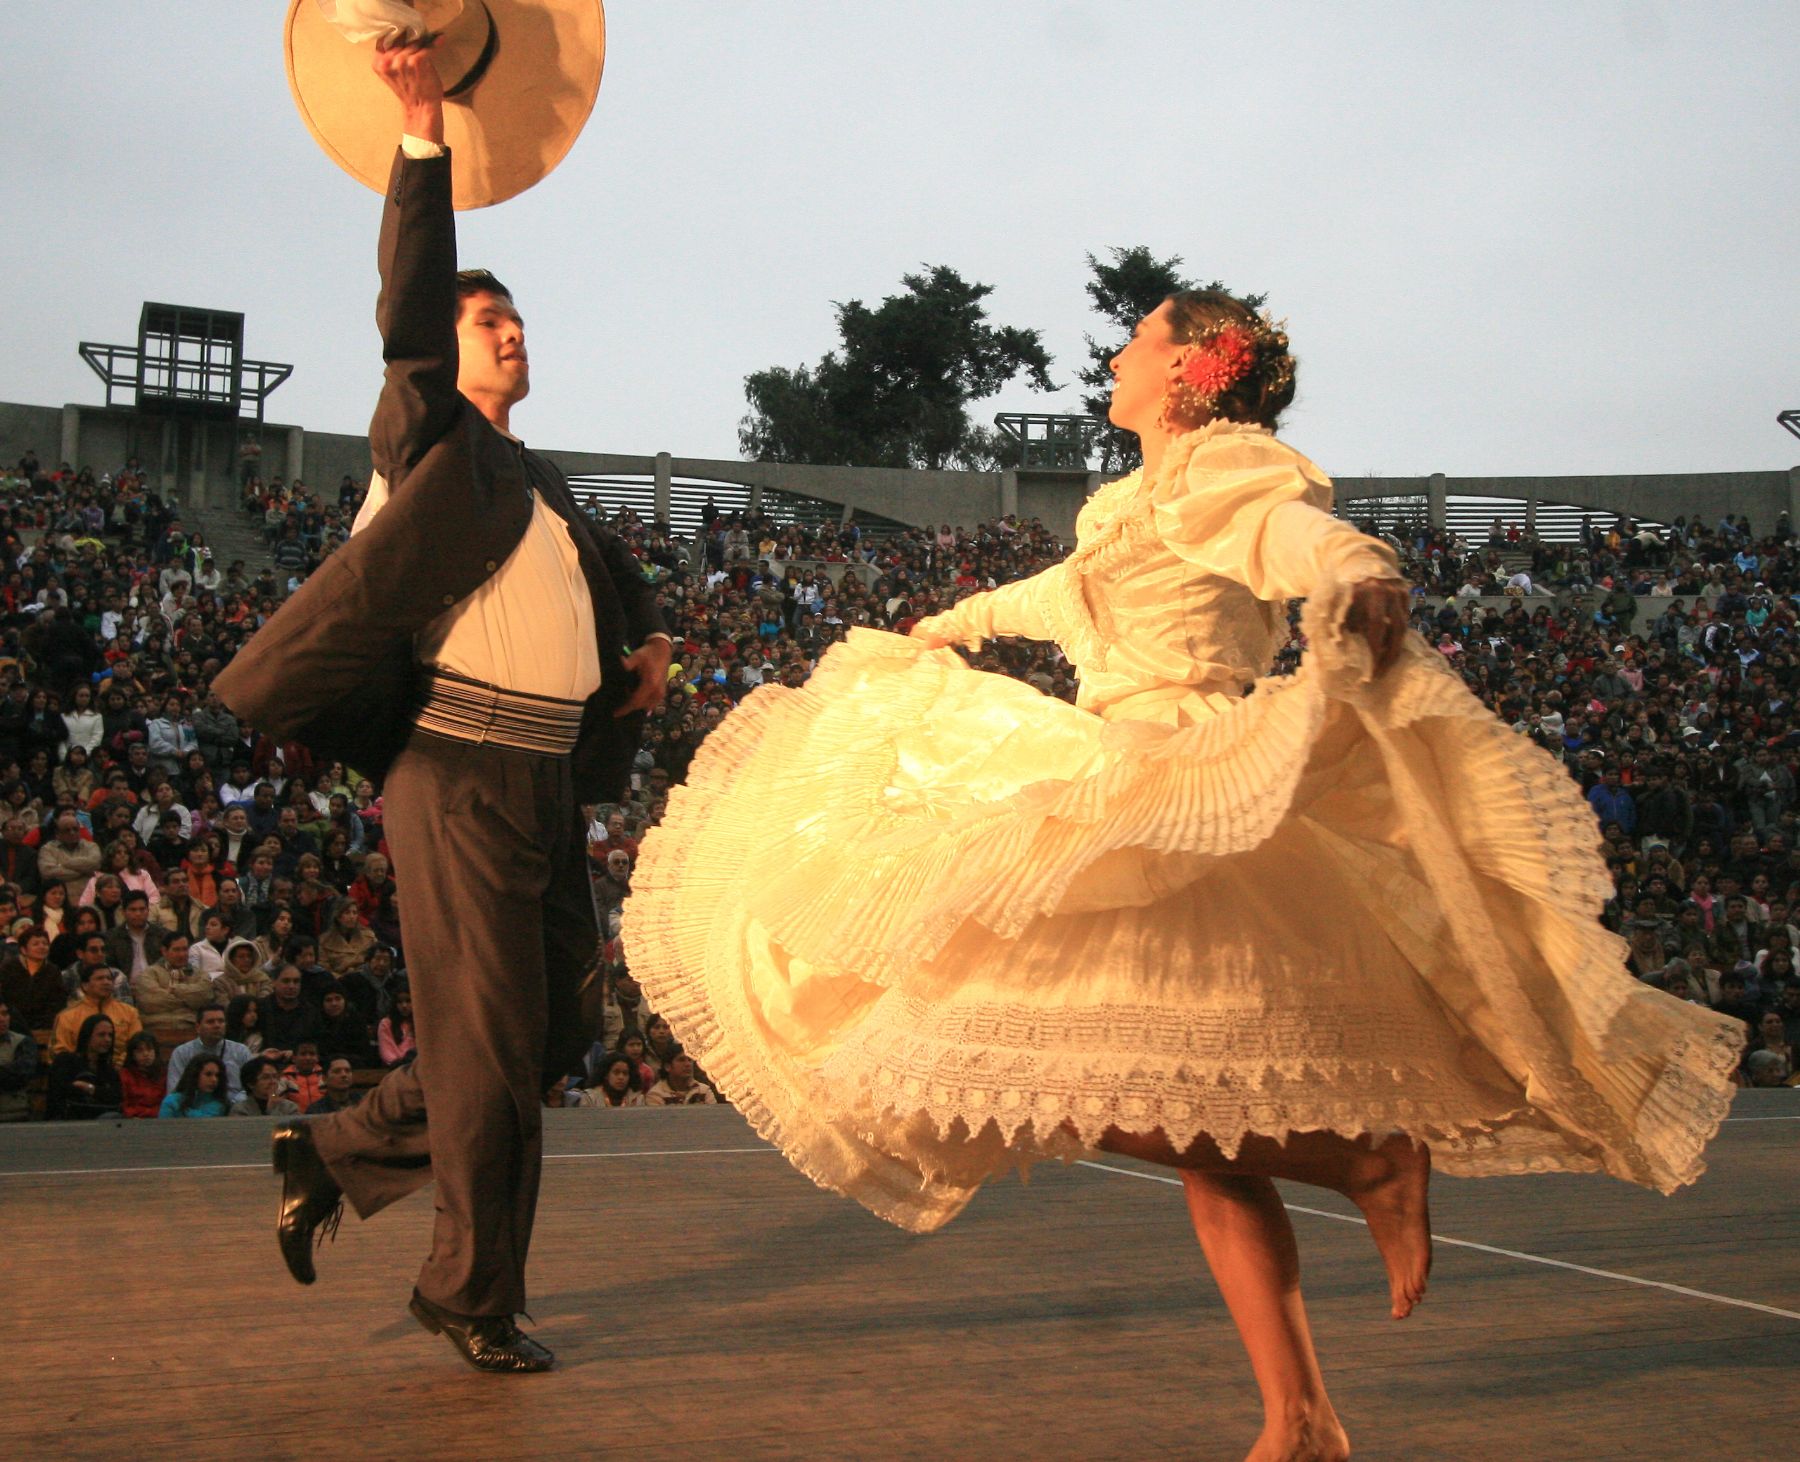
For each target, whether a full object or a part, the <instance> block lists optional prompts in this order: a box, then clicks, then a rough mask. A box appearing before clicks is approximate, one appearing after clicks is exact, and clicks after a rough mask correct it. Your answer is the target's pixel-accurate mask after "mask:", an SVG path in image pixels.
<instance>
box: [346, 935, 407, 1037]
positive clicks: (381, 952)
mask: <svg viewBox="0 0 1800 1462" xmlns="http://www.w3.org/2000/svg"><path fill="white" fill-rule="evenodd" d="M342 984H343V987H344V994H345V995H347V996H348V997H349V999H350V1004H351V1005H352V1006H353V1007H355V1009H356V1011H357V1014H358V1015H359V1016H360V1017H361V1019H362V1021H363V1023H364V1024H365V1025H367V1026H368V1027H369V1029H370V1030H373V1029H374V1028H375V1026H376V1024H377V1023H378V1022H379V1021H380V1020H381V1018H382V1017H383V1016H384V1015H386V1014H387V1013H388V1011H389V1010H390V1009H391V1008H392V1005H393V1000H394V996H395V994H396V993H397V992H399V991H402V990H405V989H407V988H408V982H407V978H406V972H405V971H404V970H402V969H400V968H399V967H398V965H397V964H396V962H395V959H394V951H393V950H391V949H390V948H388V946H387V945H385V944H375V945H371V946H370V948H369V958H368V962H367V963H366V964H364V965H363V967H362V968H361V969H360V970H352V971H351V972H350V973H349V974H347V975H345V976H344V978H343V981H342Z"/></svg>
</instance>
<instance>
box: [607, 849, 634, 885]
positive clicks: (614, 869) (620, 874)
mask: <svg viewBox="0 0 1800 1462" xmlns="http://www.w3.org/2000/svg"><path fill="white" fill-rule="evenodd" d="M606 871H607V872H608V873H610V874H611V875H612V876H613V877H614V878H616V879H617V880H618V881H619V882H621V883H623V882H624V881H625V880H626V879H627V878H629V877H630V876H631V859H630V858H628V857H626V856H625V854H623V853H609V854H607V857H606Z"/></svg>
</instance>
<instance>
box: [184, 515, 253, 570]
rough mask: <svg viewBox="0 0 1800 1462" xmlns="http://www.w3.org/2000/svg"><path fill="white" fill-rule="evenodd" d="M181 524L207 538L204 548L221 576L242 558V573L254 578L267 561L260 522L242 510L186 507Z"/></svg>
mask: <svg viewBox="0 0 1800 1462" xmlns="http://www.w3.org/2000/svg"><path fill="white" fill-rule="evenodd" d="M182 521H183V522H184V523H186V524H187V525H188V526H189V527H190V528H197V529H199V531H200V532H201V533H203V534H205V535H206V542H207V546H208V547H210V548H211V549H212V551H213V561H214V562H215V563H216V564H217V565H218V567H219V570H220V572H221V573H223V572H224V571H225V570H226V569H228V568H230V567H231V565H232V563H233V562H234V561H235V560H237V559H242V560H243V561H244V568H245V571H246V572H247V573H249V575H250V576H251V577H252V578H254V577H255V576H256V574H257V573H258V571H260V570H261V569H264V568H266V567H267V566H268V564H269V562H270V556H269V545H268V543H267V542H265V541H264V539H263V536H262V524H261V522H260V521H258V520H257V519H255V518H252V517H250V515H249V514H247V513H245V512H244V511H243V510H242V509H241V508H188V509H187V510H186V511H185V512H184V513H183V514H182Z"/></svg>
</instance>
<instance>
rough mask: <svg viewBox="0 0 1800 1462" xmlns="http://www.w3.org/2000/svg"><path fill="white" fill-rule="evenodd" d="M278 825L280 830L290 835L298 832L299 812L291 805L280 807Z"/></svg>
mask: <svg viewBox="0 0 1800 1462" xmlns="http://www.w3.org/2000/svg"><path fill="white" fill-rule="evenodd" d="M280 826H281V830H282V832H284V833H287V834H289V835H290V836H291V835H292V834H294V833H297V832H299V831H300V814H299V813H298V812H296V811H295V810H294V809H293V808H292V807H284V808H282V809H281V817H280Z"/></svg>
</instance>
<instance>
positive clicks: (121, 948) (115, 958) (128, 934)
mask: <svg viewBox="0 0 1800 1462" xmlns="http://www.w3.org/2000/svg"><path fill="white" fill-rule="evenodd" d="M113 846H114V847H115V848H118V849H120V851H121V852H124V851H126V850H125V849H124V848H123V846H122V845H121V844H118V843H115V844H113ZM120 907H121V909H122V910H123V917H122V918H121V919H120V921H119V923H118V924H117V926H115V927H114V928H113V929H111V930H109V931H108V933H107V935H106V962H107V963H108V964H110V965H111V966H112V967H113V968H114V969H116V970H118V971H119V972H120V974H121V975H122V976H123V977H124V979H125V981H126V984H127V987H128V988H129V989H130V990H131V991H132V996H133V1001H134V1003H138V1002H137V999H136V997H137V982H138V979H139V978H140V977H141V976H142V975H143V973H144V971H145V970H147V969H148V968H149V967H150V966H151V965H153V964H155V963H156V962H157V960H159V959H161V958H162V948H163V942H164V940H165V939H166V938H167V931H166V930H164V929H163V928H162V926H161V925H159V924H154V923H152V922H151V920H150V899H149V896H148V895H147V894H146V893H145V892H144V891H143V890H142V889H138V888H133V889H131V890H130V891H129V892H127V893H126V894H125V897H124V899H123V901H122V903H121V905H120Z"/></svg>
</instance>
